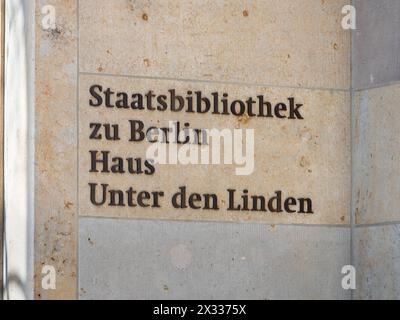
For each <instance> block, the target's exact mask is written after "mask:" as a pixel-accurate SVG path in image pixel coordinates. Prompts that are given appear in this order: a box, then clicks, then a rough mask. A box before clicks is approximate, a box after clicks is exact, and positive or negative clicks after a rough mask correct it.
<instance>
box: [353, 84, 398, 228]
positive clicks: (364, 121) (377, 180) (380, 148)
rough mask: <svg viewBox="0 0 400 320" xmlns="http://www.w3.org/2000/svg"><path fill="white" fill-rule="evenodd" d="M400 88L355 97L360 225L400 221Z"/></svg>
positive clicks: (389, 87)
mask: <svg viewBox="0 0 400 320" xmlns="http://www.w3.org/2000/svg"><path fill="white" fill-rule="evenodd" d="M399 99H400V85H392V86H387V87H382V88H376V89H370V90H365V91H359V92H356V93H355V96H354V106H355V112H354V123H355V125H354V168H355V171H354V172H353V175H354V177H355V179H354V189H353V193H354V195H353V196H354V205H355V217H356V223H357V224H373V223H380V222H393V221H400V213H399V210H398V208H399V206H400V198H399V194H400V184H399V180H398V177H399V175H400V165H399V161H400V153H399V150H400V142H399V138H398V137H399V136H400V127H399V125H398V124H399V121H400V110H399V107H398V103H399Z"/></svg>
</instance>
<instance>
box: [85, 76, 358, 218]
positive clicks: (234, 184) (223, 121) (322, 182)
mask: <svg viewBox="0 0 400 320" xmlns="http://www.w3.org/2000/svg"><path fill="white" fill-rule="evenodd" d="M94 84H96V85H102V86H103V88H104V90H105V88H109V87H110V88H112V89H113V90H114V91H116V92H117V91H119V90H120V91H125V92H128V93H137V92H147V91H148V90H153V91H154V92H155V93H158V94H160V93H166V92H168V90H169V89H172V88H174V89H176V90H177V92H178V93H185V92H187V91H188V90H192V91H196V90H201V91H202V92H203V94H204V95H206V96H207V95H208V96H209V95H210V94H211V93H212V92H215V91H219V92H220V93H223V92H227V93H229V96H230V97H231V99H243V100H245V99H247V98H248V97H250V96H253V97H257V96H258V95H264V96H265V97H267V98H268V99H270V100H272V101H276V102H280V101H285V100H287V98H288V97H295V99H296V100H297V102H299V103H301V104H304V107H303V111H302V115H303V117H304V119H303V120H289V119H271V118H251V119H247V120H246V121H243V119H241V118H239V117H235V116H233V115H232V116H221V115H212V114H210V113H208V114H201V115H199V114H188V113H185V112H170V111H166V112H158V113H157V112H156V111H147V110H144V111H137V110H136V111H135V110H132V109H131V108H129V109H116V108H114V109H110V108H106V107H105V106H101V107H92V106H90V105H89V101H90V100H93V98H92V96H91V95H90V93H89V89H90V87H91V86H92V85H94ZM349 106H350V94H349V93H346V92H340V91H322V90H305V89H284V88H265V87H258V86H243V85H222V84H216V83H213V84H205V83H196V82H186V81H169V80H150V79H135V78H127V77H108V76H88V75H85V76H81V81H80V105H79V114H80V119H79V123H80V132H79V137H80V143H79V162H80V163H79V168H80V170H79V181H80V183H79V195H80V213H81V215H89V216H102V217H130V218H145V219H149V218H151V219H172V220H187V219H189V220H229V221H248V220H252V221H268V222H273V223H276V222H288V223H302V224H347V223H349V208H350V193H351V192H350V177H351V173H350V119H349V115H350V110H349ZM129 120H141V121H143V122H144V123H145V124H146V127H150V126H158V127H168V122H169V121H181V122H182V123H184V122H189V123H190V125H191V127H192V128H201V129H214V128H216V129H225V128H228V129H235V128H243V129H255V146H256V150H255V170H254V173H253V174H252V175H250V176H236V175H235V166H232V165H208V166H207V165H202V166H200V165H156V172H155V174H154V175H153V176H146V175H143V174H142V175H132V174H129V173H125V174H112V173H102V172H99V173H90V172H89V171H90V170H91V163H90V160H91V155H90V151H110V152H111V155H114V156H120V157H123V158H126V157H133V158H136V157H137V158H142V159H146V150H147V148H148V147H149V146H150V144H149V143H148V142H147V141H145V142H140V143H138V142H129V141H128V140H129V137H130V125H129ZM93 122H98V123H108V124H116V123H117V124H120V135H121V137H122V138H121V140H119V141H106V140H104V139H103V140H91V139H89V136H90V134H91V131H92V130H91V129H90V124H91V123H93ZM100 158H101V157H100V156H99V159H100ZM89 183H97V184H101V183H106V184H109V185H110V188H118V189H120V190H127V189H128V188H129V187H131V186H132V187H134V189H135V190H147V191H160V190H161V191H165V198H164V200H163V203H162V208H161V209H160V208H155V209H153V208H139V207H136V208H131V207H128V206H125V207H110V206H99V207H97V206H95V205H93V204H92V203H91V202H90V188H89ZM181 186H187V187H188V192H198V193H201V194H204V193H215V194H217V195H218V197H219V199H220V200H221V202H220V209H221V210H219V211H212V210H208V211H207V210H200V211H196V210H190V209H184V210H182V209H174V208H173V207H172V206H171V204H170V199H171V197H172V196H173V194H174V193H176V192H177V191H178V189H179V187H181ZM227 189H236V190H238V191H239V190H240V191H241V190H244V189H248V190H249V192H250V194H256V195H265V196H267V195H273V194H274V193H275V192H276V191H277V190H281V191H283V193H284V194H285V195H286V196H288V195H293V196H295V197H308V198H311V199H312V200H313V209H314V214H312V215H304V214H286V213H285V214H282V213H279V214H276V213H275V214H273V213H270V212H269V213H265V212H262V213H260V212H245V213H244V212H233V211H227V210H226V208H227V207H228V197H227ZM99 194H101V192H99Z"/></svg>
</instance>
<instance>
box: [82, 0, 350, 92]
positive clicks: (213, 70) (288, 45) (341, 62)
mask: <svg viewBox="0 0 400 320" xmlns="http://www.w3.org/2000/svg"><path fill="white" fill-rule="evenodd" d="M347 4H348V1H346V0H335V1H332V0H331V1H320V0H296V1H293V0H258V1H251V2H243V1H224V0H220V1H211V0H210V1H197V0H191V1H175V0H168V1H144V0H137V1H128V0H115V1H108V0H101V1H99V0H85V1H81V2H80V36H81V37H80V44H81V49H82V50H81V55H80V67H81V71H83V72H89V73H108V74H118V75H121V74H129V75H135V76H137V75H141V76H150V77H166V78H174V79H175V78H180V79H182V78H183V79H196V80H199V79H201V80H212V81H228V82H245V83H251V84H253V83H257V84H265V85H268V86H269V85H273V86H291V87H314V88H335V89H349V87H350V33H349V32H348V31H347V30H344V29H342V26H341V19H342V18H343V15H342V13H341V11H342V7H343V6H344V5H347Z"/></svg>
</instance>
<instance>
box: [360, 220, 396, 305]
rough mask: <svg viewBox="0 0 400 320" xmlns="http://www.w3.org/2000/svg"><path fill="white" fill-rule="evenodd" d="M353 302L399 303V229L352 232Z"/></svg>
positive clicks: (390, 227) (394, 227)
mask: <svg viewBox="0 0 400 320" xmlns="http://www.w3.org/2000/svg"><path fill="white" fill-rule="evenodd" d="M355 235H356V241H355V251H356V252H357V255H356V260H355V265H356V267H357V275H358V281H357V283H358V288H357V290H356V291H355V298H356V299H373V300H375V299H378V300H380V299H382V300H387V299H400V268H399V264H400V225H387V226H373V227H360V228H357V229H356V233H355Z"/></svg>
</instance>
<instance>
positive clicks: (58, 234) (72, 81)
mask: <svg viewBox="0 0 400 320" xmlns="http://www.w3.org/2000/svg"><path fill="white" fill-rule="evenodd" d="M43 5H54V7H55V8H56V11H57V15H56V17H57V20H56V21H57V29H56V30H53V31H51V30H42V25H41V20H42V16H41V8H42V6H43ZM36 14H37V15H36V114H35V115H36V138H35V146H36V151H35V152H36V155H35V161H36V167H35V183H36V184H35V191H36V193H35V212H36V219H35V274H36V283H35V298H36V299H53V298H54V299H55V298H56V299H74V298H76V276H77V275H76V268H77V266H76V263H77V261H76V255H77V250H76V246H77V243H76V232H77V230H76V214H77V191H76V190H77V154H76V150H77V136H76V135H77V44H78V42H77V1H76V0H53V1H47V0H46V1H36ZM43 265H51V266H54V267H55V268H56V271H57V289H56V290H47V291H46V290H43V289H42V286H41V281H42V280H41V272H42V266H43Z"/></svg>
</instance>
